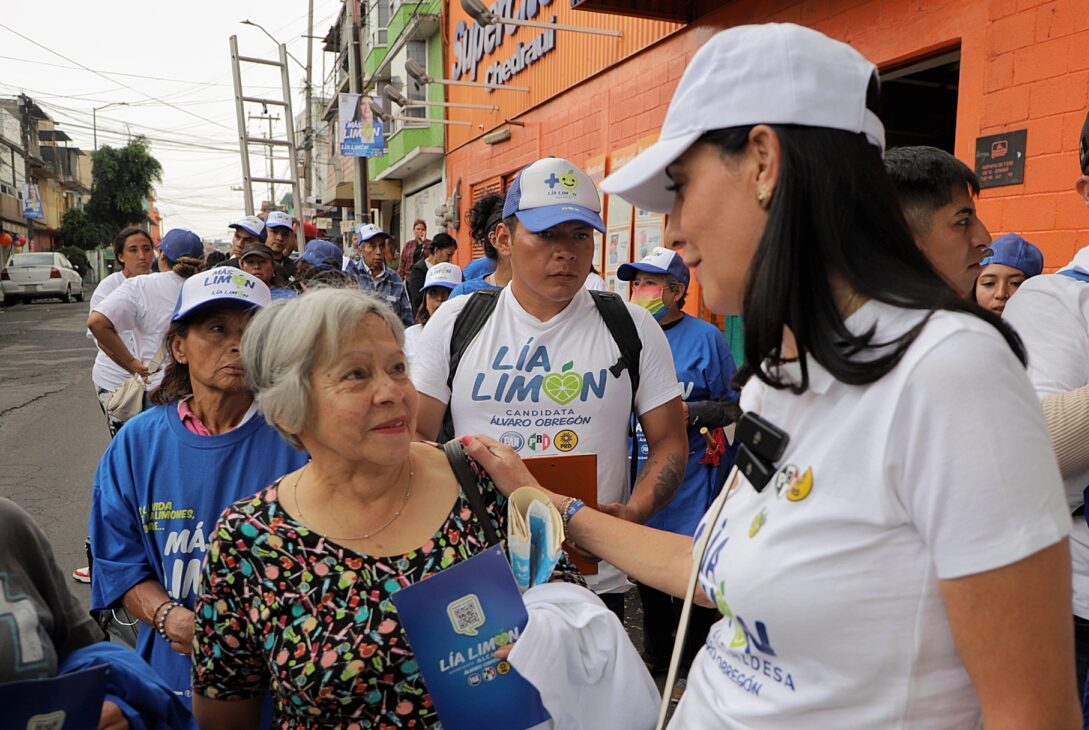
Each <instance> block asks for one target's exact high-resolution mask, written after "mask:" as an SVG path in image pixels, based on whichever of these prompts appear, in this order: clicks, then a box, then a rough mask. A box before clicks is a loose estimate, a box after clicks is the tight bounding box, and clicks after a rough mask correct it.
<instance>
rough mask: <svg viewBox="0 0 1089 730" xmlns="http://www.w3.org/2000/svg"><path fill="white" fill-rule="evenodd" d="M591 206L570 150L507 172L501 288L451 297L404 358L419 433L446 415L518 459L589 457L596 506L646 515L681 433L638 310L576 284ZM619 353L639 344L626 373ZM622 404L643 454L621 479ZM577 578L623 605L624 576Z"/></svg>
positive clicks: (663, 349)
mask: <svg viewBox="0 0 1089 730" xmlns="http://www.w3.org/2000/svg"><path fill="white" fill-rule="evenodd" d="M600 211H601V199H600V196H599V195H598V192H597V188H596V187H595V185H594V183H593V181H592V180H591V179H590V177H589V176H588V175H586V173H585V172H583V171H582V170H580V169H578V168H577V167H576V166H575V165H574V164H572V163H571V162H569V161H567V160H564V159H560V158H556V157H549V158H545V159H542V160H538V161H537V162H534V163H533V164H531V165H529V166H528V167H526V168H524V169H523V170H522V171H521V172H520V173H519V174H518V176H517V177H516V178H515V179H514V182H513V183H512V184H511V187H510V189H509V190H508V191H507V196H506V199H505V201H504V205H503V222H502V223H500V224H498V226H497V227H496V241H495V246H496V248H497V249H506V248H509V250H510V261H511V270H512V279H511V282H510V285H509V286H507V287H505V288H503V289H501V290H494V289H493V290H490V291H479V292H475V293H474V294H472V295H471V296H465V297H458V298H457V299H451V300H450V301H448V302H447V303H446V304H445V305H443V306H442V308H440V309H439V310H438V311H436V312H435V315H434V317H432V319H431V320H430V321H429V322H428V324H427V327H426V328H424V331H423V333H422V334H421V335H420V340H419V343H418V345H417V348H416V354H415V356H414V359H413V368H412V379H413V382H414V383H415V385H416V389H417V390H418V391H419V392H420V395H421V397H420V407H419V415H418V417H417V425H416V430H417V433H418V434H419V435H420V437H421V438H424V439H429V440H433V439H435V438H436V435H438V434H439V433H440V427H441V426H443V424H444V420H445V418H446V416H447V415H449V417H450V419H451V430H452V432H453V433H456V434H459V435H460V434H474V433H479V434H485V435H488V436H491V437H493V438H495V439H497V440H499V441H502V442H504V443H507V444H508V445H510V446H511V447H512V448H513V449H514V450H515V451H517V452H519V453H520V454H522V455H524V456H537V455H543V456H561V455H563V454H595V455H596V457H597V498H598V502H599V503H600V504H601V509H602V510H604V511H606V512H609V513H610V514H613V515H617V516H620V517H623V518H625V519H628V520H631V521H633V522H646V521H647V520H648V519H650V517H651V516H652V515H653V514H654V513H655V512H657V511H659V510H660V509H662V507H664V506H665V505H666V504H667V503H668V502H669V500H670V499H671V498H672V497H673V494H674V492H675V491H676V489H677V487H678V486H679V485H680V483H681V478H682V477H683V475H684V469H685V462H686V460H687V456H688V441H687V438H686V437H685V433H684V431H683V430H682V429H680V428H678V427H677V426H678V425H679V424H680V423H681V421H682V419H683V415H682V407H681V398H680V387H679V386H678V385H677V377H676V373H675V372H674V369H673V358H672V356H671V355H670V353H669V343H668V342H666V339H665V335H664V334H663V333H662V329H661V328H660V327H658V326H656V325H655V324H654V322H653V321H652V317H651V315H650V313H649V312H647V310H646V309H643V308H641V307H637V306H635V305H632V304H629V303H625V302H623V301H622V300H620V299H619V297H616V296H615V295H612V294H607V293H606V294H605V296H604V298H602V297H601V296H600V295H601V294H602V293H600V292H595V293H594V295H591V293H590V292H589V291H587V290H586V289H585V288H584V287H583V283H584V282H585V280H586V277H587V275H588V274H589V273H590V265H591V263H592V262H593V256H594V235H593V234H594V231H595V230H597V231H601V232H604V230H605V225H604V223H602V220H601V215H600ZM489 301H490V302H491V309H488V310H486V312H485V313H484V314H483V315H482V320H483V321H481V319H478V318H474V319H473V321H474V322H475V323H476V326H477V328H478V329H477V331H476V332H475V333H474V334H473V336H471V337H468V336H467V337H465V338H464V340H461V341H457V342H455V341H453V333H454V331H455V330H458V331H459V332H460V331H463V329H464V327H462V328H459V327H457V326H456V325H457V324H458V323H459V317H460V316H461V315H462V313H463V312H467V313H474V314H475V312H476V311H477V309H478V308H479V305H478V304H476V303H477V302H479V303H483V302H489ZM614 305H615V308H613V306H614ZM465 322H466V320H462V321H461V324H462V325H464V324H465ZM633 325H634V329H633ZM623 332H627V333H628V335H627V336H625V335H624V334H623ZM632 340H634V343H632ZM633 344H634V345H635V346H637V348H638V349H636V348H635V347H633ZM457 350H461V354H460V357H459V358H458V359H457V360H456V361H455V360H454V359H453V358H452V353H453V352H455V351H457ZM625 350H626V351H627V352H628V353H632V352H633V351H634V352H637V353H638V354H637V355H633V359H636V358H637V362H636V363H633V364H635V366H636V368H637V375H634V376H633V371H632V368H631V367H626V366H627V365H628V363H627V361H626V358H625V357H624V356H623V354H622V353H623V352H624V351H625ZM452 363H453V364H454V370H453V373H451V364H452ZM633 386H635V387H633ZM633 391H634V392H633ZM448 407H449V414H447V408H448ZM633 411H634V412H635V413H636V415H637V416H638V420H639V422H640V423H641V424H642V427H643V431H644V433H645V434H646V438H647V443H648V446H649V454H648V456H647V462H646V465H645V466H644V467H643V471H642V473H641V474H640V475H639V478H638V480H636V481H635V483H634V484H633V485H629V481H628V480H629V468H628V467H629V462H628V433H629V429H628V424H629V419H630V417H631V415H632V412H633ZM629 487H630V497H629V496H628V494H629ZM625 499H626V501H625ZM587 580H588V583H589V584H590V586H591V588H593V590H594V592H595V593H598V594H599V595H600V596H601V598H602V600H603V601H605V603H606V605H607V606H609V608H610V609H612V610H613V611H614V612H616V613H617V614H618V615H621V616H622V615H623V605H624V598H623V594H624V593H625V592H626V591H627V590H628V589H630V587H631V584H630V583H628V581H627V577H626V576H625V575H624V574H623V573H621V572H620V571H619V570H617V569H616V568H614V567H613V566H611V565H609V564H607V563H600V564H599V567H598V573H597V575H590V576H587Z"/></svg>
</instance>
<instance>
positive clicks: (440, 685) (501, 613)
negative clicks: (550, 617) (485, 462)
mask: <svg viewBox="0 0 1089 730" xmlns="http://www.w3.org/2000/svg"><path fill="white" fill-rule="evenodd" d="M393 604H394V605H395V606H396V607H397V613H398V614H399V615H400V617H401V626H402V627H403V628H404V631H405V636H406V637H408V643H409V645H411V647H412V651H413V652H415V654H416V661H417V662H418V663H419V665H420V671H421V672H422V673H423V678H424V682H425V683H426V684H427V689H428V691H429V692H430V693H431V699H432V700H434V702H435V709H436V710H437V711H438V713H439V719H440V720H441V721H442V726H443V729H444V730H479V728H488V729H489V730H526V728H530V727H533V726H535V725H539V724H540V723H542V722H545V721H546V720H548V719H549V714H548V712H547V711H546V710H545V708H544V705H543V704H542V703H541V696H540V694H539V693H538V692H537V690H536V689H535V688H534V687H533V685H531V684H530V683H529V682H527V681H526V680H525V679H523V678H522V677H521V676H520V675H519V674H518V672H516V671H515V670H514V667H512V666H511V665H510V663H509V662H506V661H499V660H498V659H496V658H495V656H494V654H495V650H496V649H498V648H499V647H501V646H505V645H506V644H508V643H510V642H512V641H514V640H515V639H517V638H518V635H519V634H520V633H521V632H522V630H523V629H524V628H525V627H526V623H527V622H528V621H529V614H528V613H526V606H525V604H524V603H523V602H522V596H521V594H520V593H519V591H518V586H517V584H516V583H515V582H514V574H513V573H512V572H511V568H510V563H508V562H507V557H506V555H505V554H504V552H503V548H502V547H501V546H498V545H496V546H494V547H490V548H488V549H487V550H485V551H484V552H482V553H480V554H479V555H474V556H473V557H472V558H469V559H468V560H466V561H464V562H461V563H458V564H456V565H454V566H451V567H449V568H447V569H446V570H444V571H442V572H441V573H437V574H435V575H433V576H431V577H430V578H427V579H426V580H423V581H421V582H419V583H416V584H413V585H410V586H408V587H407V588H403V589H401V590H399V591H397V592H396V593H394V594H393Z"/></svg>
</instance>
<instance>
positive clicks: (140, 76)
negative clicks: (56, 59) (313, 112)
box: [0, 56, 280, 89]
mask: <svg viewBox="0 0 1089 730" xmlns="http://www.w3.org/2000/svg"><path fill="white" fill-rule="evenodd" d="M0 59H3V60H5V61H19V62H20V63H32V64H36V65H39V66H49V67H51V68H65V69H70V70H73V71H84V70H87V69H85V68H83V67H81V66H69V65H67V64H63V63H49V62H48V61H32V60H30V59H29V58H16V57H15V56H0ZM105 73H108V74H110V75H111V76H126V77H129V78H134V79H145V80H147V81H165V82H167V83H171V84H192V83H200V84H203V85H204V86H222V87H224V88H231V87H232V86H233V84H231V83H229V82H227V81H207V82H194V81H193V80H192V79H171V78H166V77H164V76H145V75H144V74H130V73H124V72H122V71H106V72H105ZM250 86H251V88H255V89H279V88H280V86H279V84H250Z"/></svg>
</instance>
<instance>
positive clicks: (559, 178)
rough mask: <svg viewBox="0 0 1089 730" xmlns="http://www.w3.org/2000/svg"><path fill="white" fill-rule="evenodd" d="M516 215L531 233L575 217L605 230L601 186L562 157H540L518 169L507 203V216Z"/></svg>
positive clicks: (576, 219)
mask: <svg viewBox="0 0 1089 730" xmlns="http://www.w3.org/2000/svg"><path fill="white" fill-rule="evenodd" d="M512 215H514V216H517V217H518V221H519V222H520V223H521V224H522V225H524V226H525V227H526V229H527V230H529V231H530V232H531V233H539V232H540V231H543V230H545V229H546V228H551V227H552V226H556V225H559V224H560V223H568V222H571V221H577V222H580V223H585V224H586V225H588V226H591V227H593V228H595V229H597V230H598V231H600V232H602V233H604V232H605V224H604V223H603V222H602V220H601V196H599V195H598V192H597V186H595V185H594V181H593V180H591V179H590V176H589V175H587V174H586V173H585V172H583V171H582V170H580V169H579V168H578V167H576V166H575V165H574V164H573V163H571V162H570V161H568V160H565V159H563V158H562V157H546V158H544V159H542V160H537V161H536V162H534V163H533V164H531V165H529V166H528V167H525V168H523V169H522V171H521V172H520V173H518V176H517V177H516V178H514V183H512V184H511V186H510V189H509V190H507V199H506V201H505V202H504V204H503V217H504V218H507V217H509V216H512Z"/></svg>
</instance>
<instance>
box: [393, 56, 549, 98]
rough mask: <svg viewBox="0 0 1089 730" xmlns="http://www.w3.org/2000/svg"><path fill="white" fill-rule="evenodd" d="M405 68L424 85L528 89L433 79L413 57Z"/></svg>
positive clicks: (526, 87) (525, 89)
mask: <svg viewBox="0 0 1089 730" xmlns="http://www.w3.org/2000/svg"><path fill="white" fill-rule="evenodd" d="M405 70H406V71H408V75H409V76H411V77H412V78H414V79H416V83H418V84H421V85H423V86H426V85H427V84H442V85H443V86H472V87H474V88H477V89H492V90H493V91H529V87H528V86H510V85H508V84H482V83H480V82H479V81H450V80H449V79H434V78H431V77H430V76H428V75H427V70H426V69H425V68H424V67H423V66H421V65H420V62H419V61H416V60H414V59H411V58H410V59H408V60H407V61H405Z"/></svg>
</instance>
